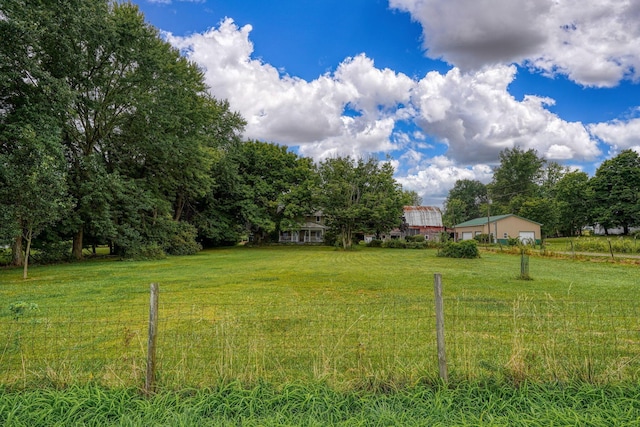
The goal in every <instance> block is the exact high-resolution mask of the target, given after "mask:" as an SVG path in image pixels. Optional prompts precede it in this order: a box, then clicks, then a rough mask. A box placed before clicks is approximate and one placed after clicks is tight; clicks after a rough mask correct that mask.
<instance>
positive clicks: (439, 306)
mask: <svg viewBox="0 0 640 427" xmlns="http://www.w3.org/2000/svg"><path fill="white" fill-rule="evenodd" d="M433 287H434V291H435V297H436V337H437V340H438V368H439V370H440V379H441V380H442V381H444V382H445V383H446V382H447V381H448V380H449V375H448V373H447V353H446V351H445V346H444V303H443V301H442V276H441V275H440V273H436V274H434V282H433Z"/></svg>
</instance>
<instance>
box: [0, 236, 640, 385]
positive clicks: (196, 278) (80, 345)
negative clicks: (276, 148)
mask: <svg viewBox="0 0 640 427" xmlns="http://www.w3.org/2000/svg"><path fill="white" fill-rule="evenodd" d="M435 272H439V273H441V274H442V276H443V282H444V288H445V291H444V294H445V329H446V339H447V343H448V353H449V354H448V356H449V365H450V369H449V371H450V376H451V378H452V380H453V381H454V382H462V381H471V382H475V381H480V380H487V379H491V380H496V381H502V382H504V381H507V382H509V383H515V384H522V383H525V382H527V381H529V382H531V381H535V382H540V383H547V382H553V383H558V382H572V381H577V380H580V381H585V382H589V383H600V384H604V383H612V384H614V383H615V384H617V383H627V382H633V381H637V380H638V379H639V378H640V360H639V357H638V354H639V353H640V352H639V350H640V339H639V337H638V332H637V331H638V330H640V325H639V323H638V322H639V320H638V319H639V318H640V316H639V314H640V313H639V311H638V310H639V308H638V307H637V304H636V301H637V298H636V292H637V287H638V284H640V280H639V276H638V274H637V266H634V265H621V264H607V263H589V262H578V261H572V260H558V259H547V258H532V259H531V264H530V274H531V276H532V277H533V279H534V280H532V281H526V282H525V281H522V280H518V276H519V272H520V258H519V257H516V256H511V255H505V254H491V253H486V254H483V256H482V258H480V259H474V260H453V259H447V258H439V257H437V256H436V253H435V251H430V250H426V251H400V250H395V251H394V250H385V249H363V250H359V251H352V252H342V251H336V250H333V249H331V248H319V247H316V248H303V247H300V248H299V247H285V248H263V249H247V248H235V249H224V250H212V251H205V252H203V253H200V254H198V255H195V256H191V257H174V258H168V259H165V260H161V261H148V262H118V261H111V260H102V261H91V262H86V263H77V264H67V265H58V266H48V267H36V268H34V269H33V270H32V278H31V279H29V280H26V281H23V280H22V279H21V278H20V275H19V271H17V270H13V269H4V270H0V283H2V285H0V337H2V340H0V383H2V384H7V385H11V386H13V387H22V388H26V389H29V388H31V387H35V386H43V385H44V386H47V385H48V386H54V387H60V386H69V385H73V384H86V383H97V384H101V385H105V386H110V387H135V386H139V385H141V384H142V383H143V376H144V368H145V352H146V322H147V319H148V301H149V283H151V282H159V283H160V288H161V295H160V336H159V338H158V346H159V353H158V361H159V370H158V383H159V385H160V387H161V389H162V388H164V389H181V388H184V387H207V386H209V385H211V384H217V383H219V382H221V381H222V382H224V383H228V382H233V381H240V382H242V383H243V384H246V385H252V384H256V383H259V382H260V381H268V382H270V383H273V384H288V383H294V382H297V381H303V382H318V381H320V382H323V383H327V384H330V385H332V386H334V387H336V388H338V389H344V390H347V389H348V390H383V389H388V388H389V387H391V388H398V387H411V386H412V385H415V384H419V383H424V382H428V383H436V382H437V379H436V377H437V372H438V369H437V357H436V354H437V353H436V349H435V329H434V325H435V320H434V313H433V284H432V283H433V273H435ZM15 301H24V302H26V303H32V304H36V305H37V307H38V309H37V310H30V311H28V312H25V313H23V315H21V316H20V317H18V318H17V319H16V318H15V316H13V315H12V313H11V312H10V310H9V309H8V307H9V305H10V304H11V303H13V302H15Z"/></svg>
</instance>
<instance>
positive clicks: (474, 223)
mask: <svg viewBox="0 0 640 427" xmlns="http://www.w3.org/2000/svg"><path fill="white" fill-rule="evenodd" d="M511 216H515V217H516V218H520V219H522V220H524V221H529V222H532V223H534V224H538V225H542V224H540V223H539V222H535V221H531V220H530V219H527V218H523V217H521V216H518V215H515V214H506V215H494V216H490V217H489V218H487V217H486V216H485V217H480V218H474V219H470V220H469V221H465V222H461V223H460V224H456V225H454V227H456V228H457V227H477V226H479V225H484V224H486V223H487V222H489V223H493V222H498V221H501V220H503V219H505V218H509V217H511Z"/></svg>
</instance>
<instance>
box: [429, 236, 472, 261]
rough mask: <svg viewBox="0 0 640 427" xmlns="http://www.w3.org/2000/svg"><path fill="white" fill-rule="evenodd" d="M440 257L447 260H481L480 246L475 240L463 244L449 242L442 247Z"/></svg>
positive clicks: (465, 241) (464, 241)
mask: <svg viewBox="0 0 640 427" xmlns="http://www.w3.org/2000/svg"><path fill="white" fill-rule="evenodd" d="M438 256H441V257H447V258H479V257H480V252H479V251H478V244H477V242H476V241H475V240H463V241H462V242H459V243H456V242H447V243H445V244H444V245H443V246H442V249H440V252H438Z"/></svg>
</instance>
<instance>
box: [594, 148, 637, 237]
mask: <svg viewBox="0 0 640 427" xmlns="http://www.w3.org/2000/svg"><path fill="white" fill-rule="evenodd" d="M590 187H591V190H592V192H593V199H592V202H593V203H592V215H593V219H594V221H595V222H596V223H599V224H600V225H602V226H603V227H604V228H605V230H606V229H608V228H611V227H622V228H623V229H624V233H625V234H628V233H629V227H632V226H636V225H640V155H638V153H636V152H635V151H633V150H624V151H622V152H621V153H620V154H618V155H617V156H615V157H613V158H611V159H608V160H605V161H604V162H602V164H601V165H600V167H599V168H598V169H597V170H596V174H595V176H594V177H593V178H591V180H590Z"/></svg>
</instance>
